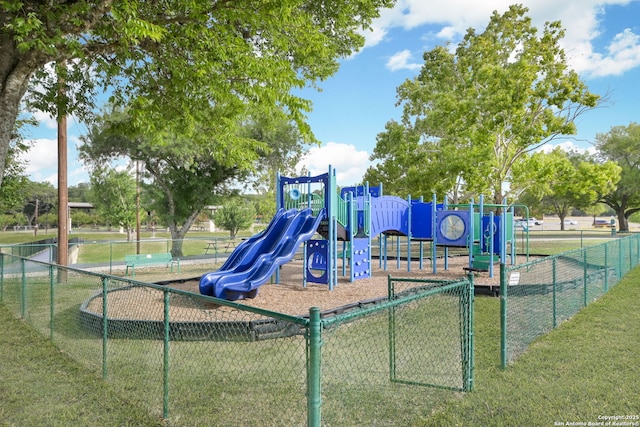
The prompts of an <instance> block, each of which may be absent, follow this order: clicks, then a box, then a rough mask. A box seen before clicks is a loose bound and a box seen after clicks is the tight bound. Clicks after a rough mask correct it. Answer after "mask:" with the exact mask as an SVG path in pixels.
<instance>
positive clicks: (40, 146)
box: [23, 138, 58, 176]
mask: <svg viewBox="0 0 640 427" xmlns="http://www.w3.org/2000/svg"><path fill="white" fill-rule="evenodd" d="M31 142H32V144H33V145H32V147H31V148H30V149H29V151H28V152H26V153H24V154H23V159H25V160H27V162H28V164H27V167H26V170H25V172H26V173H27V175H33V176H39V175H40V174H41V173H42V172H44V171H46V170H48V169H49V170H50V169H53V170H56V168H57V167H58V142H57V141H56V140H53V139H46V138H41V139H34V140H32V141H31Z"/></svg>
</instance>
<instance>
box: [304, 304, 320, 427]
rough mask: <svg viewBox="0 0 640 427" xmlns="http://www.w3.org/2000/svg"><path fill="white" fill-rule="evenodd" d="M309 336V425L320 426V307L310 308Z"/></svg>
mask: <svg viewBox="0 0 640 427" xmlns="http://www.w3.org/2000/svg"><path fill="white" fill-rule="evenodd" d="M307 330H308V337H307V348H308V351H307V355H308V356H307V357H308V359H307V426H309V427H320V420H321V409H322V396H321V395H320V386H321V383H320V376H321V367H322V365H321V364H322V354H321V351H320V349H321V347H322V338H321V330H322V329H321V321H320V309H319V308H318V307H311V308H310V309H309V324H308V329H307Z"/></svg>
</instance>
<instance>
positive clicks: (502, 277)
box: [500, 263, 507, 369]
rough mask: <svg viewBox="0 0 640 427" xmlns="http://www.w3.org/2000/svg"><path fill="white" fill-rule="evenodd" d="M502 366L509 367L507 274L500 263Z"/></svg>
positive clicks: (504, 267)
mask: <svg viewBox="0 0 640 427" xmlns="http://www.w3.org/2000/svg"><path fill="white" fill-rule="evenodd" d="M500 366H502V369H506V367H507V272H506V265H505V264H504V263H500Z"/></svg>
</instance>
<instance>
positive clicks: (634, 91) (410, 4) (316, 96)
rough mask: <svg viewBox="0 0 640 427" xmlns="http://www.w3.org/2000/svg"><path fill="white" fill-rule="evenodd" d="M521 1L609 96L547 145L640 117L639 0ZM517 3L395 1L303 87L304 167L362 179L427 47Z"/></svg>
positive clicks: (72, 171)
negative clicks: (309, 136) (332, 69)
mask: <svg viewBox="0 0 640 427" xmlns="http://www.w3.org/2000/svg"><path fill="white" fill-rule="evenodd" d="M521 3H522V4H524V5H525V6H527V7H528V8H529V16H531V18H532V19H533V22H534V24H535V25H536V26H537V27H538V28H540V29H541V28H542V27H543V25H544V23H545V22H546V21H556V20H559V21H561V22H562V25H563V27H564V28H565V29H566V35H565V38H564V40H563V47H564V49H565V51H566V53H567V58H568V60H569V64H570V65H571V66H572V67H573V68H574V69H575V70H576V71H577V72H578V73H579V74H580V76H581V78H582V79H583V80H584V81H585V82H586V83H587V85H588V87H589V89H590V90H591V91H592V92H595V93H597V94H600V95H604V94H608V96H609V102H608V103H607V105H606V106H603V107H602V108H598V109H595V110H592V111H589V112H587V113H586V114H584V115H583V116H581V117H580V118H579V120H578V122H577V127H578V134H577V135H575V136H573V137H571V138H561V139H558V140H556V141H554V142H553V143H551V145H550V147H554V146H556V145H563V146H565V147H568V148H579V149H589V148H592V146H591V144H590V143H592V142H593V141H594V140H595V136H596V134H597V133H605V132H607V131H608V130H609V129H610V128H611V127H612V126H617V125H627V124H628V123H629V122H639V121H640V112H639V111H640V109H639V105H638V104H639V102H640V83H639V82H640V19H638V18H639V17H640V0H632V1H629V0H626V1H625V0H609V1H596V0H564V1H562V2H559V1H557V0H528V1H521ZM510 4H511V2H509V1H499V0H483V1H478V0H431V1H429V2H426V1H424V0H398V2H397V3H396V6H395V7H394V8H393V9H388V10H384V11H383V12H382V14H381V17H380V18H379V19H377V20H376V21H375V23H374V31H371V32H367V33H365V37H366V39H367V42H366V45H365V47H364V48H363V49H362V50H361V51H360V52H359V53H357V54H355V55H353V56H352V57H350V58H348V59H344V60H342V61H341V67H340V69H339V71H338V72H337V73H336V74H335V75H334V76H333V77H332V78H330V79H328V80H326V81H324V82H320V84H319V86H320V87H321V89H322V91H321V92H318V91H316V90H311V89H309V90H304V91H302V92H301V93H302V95H303V96H304V97H305V98H308V99H310V100H312V101H313V112H311V113H310V114H309V115H308V118H309V123H310V125H311V127H312V130H313V132H314V133H315V135H316V137H317V138H318V140H320V141H321V142H322V146H321V147H317V148H313V149H312V150H311V151H310V153H309V155H308V156H307V158H306V159H305V161H304V164H305V166H306V167H307V169H308V170H309V171H310V172H311V173H312V174H313V175H315V174H319V173H323V172H326V171H327V169H328V165H329V164H331V165H332V166H333V167H334V168H335V169H336V173H337V176H338V184H339V185H351V184H355V183H358V182H360V181H361V179H362V175H363V174H364V172H365V171H366V169H367V167H368V166H369V165H370V162H369V156H370V154H371V153H372V151H373V149H374V147H375V143H376V135H377V134H378V133H380V132H382V131H384V126H385V123H387V122H388V121H389V120H392V119H396V120H397V119H398V118H399V117H400V114H401V110H400V108H398V107H396V106H395V103H396V88H397V87H398V86H399V85H400V84H401V83H402V82H404V81H405V80H406V79H410V78H412V77H414V76H415V75H417V73H418V72H419V70H420V67H421V64H422V54H423V52H425V51H428V50H431V49H433V48H434V47H435V46H437V45H444V44H446V43H447V42H450V43H454V44H455V43H457V42H458V41H459V40H460V38H461V37H462V36H463V35H464V33H465V32H466V30H467V28H469V27H473V28H475V29H476V30H478V31H481V30H482V29H483V28H484V27H485V26H486V24H487V22H488V21H489V18H490V16H491V13H492V11H494V10H497V11H498V12H500V13H502V12H504V11H505V10H506V9H507V8H508V7H509V5H510ZM37 118H38V119H40V121H41V125H40V126H39V127H38V128H37V129H35V130H34V131H33V132H32V133H31V137H32V138H33V139H34V148H33V149H32V150H31V151H30V152H29V153H28V155H27V159H28V160H29V167H28V171H27V173H28V174H29V175H30V179H31V180H34V181H38V182H39V181H50V182H51V183H53V184H54V185H57V160H56V156H57V154H56V153H57V147H56V125H55V121H53V120H51V118H50V117H48V116H46V115H44V114H41V115H37ZM84 132H86V128H85V127H84V126H83V125H82V124H78V123H76V122H75V121H74V120H71V121H70V126H69V148H68V151H69V152H68V161H69V170H68V180H69V185H76V184H78V183H79V182H87V181H88V180H89V179H88V175H87V172H86V170H85V169H84V168H83V166H82V164H80V163H79V162H78V160H77V151H76V149H75V147H76V144H77V143H78V137H79V136H80V135H82V134H83V133H84ZM550 147H548V148H550ZM301 166H302V165H301Z"/></svg>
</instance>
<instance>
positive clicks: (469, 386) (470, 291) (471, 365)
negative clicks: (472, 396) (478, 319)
mask: <svg viewBox="0 0 640 427" xmlns="http://www.w3.org/2000/svg"><path fill="white" fill-rule="evenodd" d="M468 277H469V286H468V287H466V288H465V291H466V292H467V301H468V306H467V310H468V312H467V316H466V318H465V321H466V322H468V325H467V330H468V331H469V334H468V338H467V339H468V353H467V354H468V358H469V360H468V362H467V363H468V369H467V375H468V378H467V381H465V390H464V391H471V390H473V385H474V384H473V379H474V378H473V377H474V369H475V360H474V357H473V353H474V348H475V347H474V329H473V328H474V326H473V313H474V308H473V305H474V300H475V284H474V282H473V273H472V272H469V276H468Z"/></svg>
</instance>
